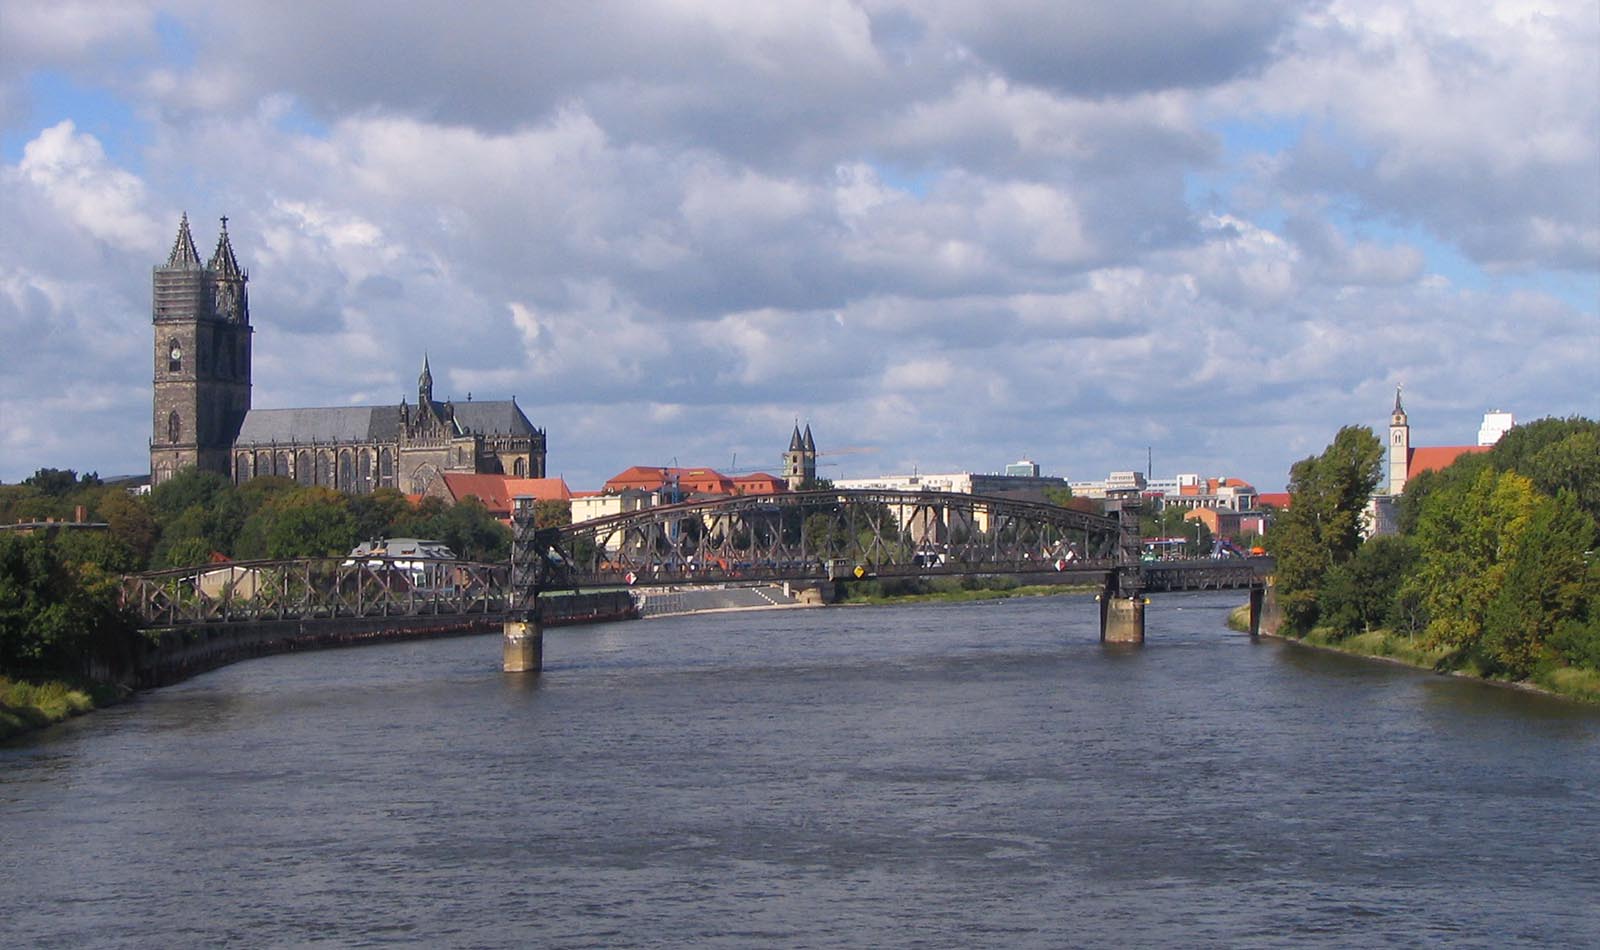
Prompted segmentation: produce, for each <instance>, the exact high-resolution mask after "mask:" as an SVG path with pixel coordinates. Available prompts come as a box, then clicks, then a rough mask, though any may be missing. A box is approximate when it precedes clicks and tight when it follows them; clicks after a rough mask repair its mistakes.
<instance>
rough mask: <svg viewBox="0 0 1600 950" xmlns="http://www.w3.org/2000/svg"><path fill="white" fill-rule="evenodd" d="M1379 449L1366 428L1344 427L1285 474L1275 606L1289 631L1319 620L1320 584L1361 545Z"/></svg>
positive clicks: (1303, 628)
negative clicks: (1315, 453) (1286, 485)
mask: <svg viewBox="0 0 1600 950" xmlns="http://www.w3.org/2000/svg"><path fill="white" fill-rule="evenodd" d="M1382 463H1383V443H1382V442H1380V441H1379V440H1378V437H1377V436H1375V435H1373V434H1372V430H1371V429H1368V428H1367V427H1365V426H1345V427H1344V428H1342V429H1340V430H1339V432H1338V434H1337V435H1335V436H1334V439H1333V442H1332V443H1331V444H1330V445H1329V446H1328V448H1327V449H1326V450H1325V451H1324V452H1323V453H1322V454H1321V455H1319V456H1314V457H1312V458H1307V459H1302V460H1301V461H1299V462H1296V463H1295V464H1294V467H1293V468H1291V469H1290V470H1289V494H1290V503H1289V510H1288V511H1285V512H1283V513H1282V515H1281V516H1280V517H1279V519H1278V524H1277V530H1276V531H1275V532H1274V536H1273V543H1274V549H1275V550H1274V553H1275V554H1276V556H1277V559H1278V583H1279V590H1280V602H1281V603H1282V604H1283V610H1284V616H1285V619H1286V620H1287V621H1288V623H1289V625H1290V627H1291V628H1292V629H1295V630H1298V631H1301V632H1304V631H1306V630H1309V629H1310V628H1311V626H1312V625H1313V624H1314V623H1315V622H1316V620H1317V617H1318V596H1319V592H1320V590H1321V587H1322V579H1323V577H1324V576H1325V575H1326V574H1327V573H1328V571H1330V570H1332V569H1333V568H1335V567H1338V566H1339V565H1340V564H1343V563H1345V562H1346V561H1348V560H1350V558H1352V557H1353V556H1354V555H1355V552H1356V550H1357V549H1358V548H1359V547H1360V545H1361V518H1362V512H1363V511H1364V510H1365V508H1366V503H1367V499H1368V498H1369V497H1370V496H1371V494H1372V490H1373V488H1375V487H1376V486H1377V484H1378V480H1379V478H1380V476H1381V474H1382Z"/></svg>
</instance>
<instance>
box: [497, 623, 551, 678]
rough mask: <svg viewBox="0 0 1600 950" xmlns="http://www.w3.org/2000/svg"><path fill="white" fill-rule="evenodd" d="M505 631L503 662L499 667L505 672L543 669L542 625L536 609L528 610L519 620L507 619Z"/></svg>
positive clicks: (539, 670) (528, 671)
mask: <svg viewBox="0 0 1600 950" xmlns="http://www.w3.org/2000/svg"><path fill="white" fill-rule="evenodd" d="M504 632H505V662H504V665H503V666H502V667H501V668H502V669H503V670H505V672H507V673H540V672H543V671H544V625H543V624H542V623H540V622H539V615H538V612H537V611H530V612H529V613H528V615H527V616H526V617H524V618H523V619H521V620H507V621H506V622H505V627H504Z"/></svg>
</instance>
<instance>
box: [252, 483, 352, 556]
mask: <svg viewBox="0 0 1600 950" xmlns="http://www.w3.org/2000/svg"><path fill="white" fill-rule="evenodd" d="M251 518H252V520H253V521H257V522H258V523H259V527H258V528H255V529H254V530H259V531H260V535H261V537H262V538H263V539H265V541H266V552H265V553H266V556H267V557H270V558H290V557H333V556H336V555H340V554H344V553H346V552H348V551H349V550H350V549H351V548H352V547H354V546H355V544H356V522H355V518H354V517H352V516H351V514H350V504H349V499H348V498H347V497H346V496H345V495H342V494H340V493H339V492H336V491H334V490H333V489H331V488H326V487H324V486H321V485H307V486H303V487H301V488H297V489H295V490H294V491H289V492H284V493H282V494H278V495H274V496H272V498H270V499H269V500H268V501H267V502H266V504H264V505H262V506H261V509H260V510H259V511H257V512H256V513H255V514H254V515H252V516H251Z"/></svg>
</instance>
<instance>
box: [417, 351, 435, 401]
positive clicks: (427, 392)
mask: <svg viewBox="0 0 1600 950" xmlns="http://www.w3.org/2000/svg"><path fill="white" fill-rule="evenodd" d="M417 402H418V403H419V404H420V405H422V406H430V405H432V404H433V370H432V369H429V368H428V355H427V354H426V353H424V354H423V355H422V375H421V376H418V377H417Z"/></svg>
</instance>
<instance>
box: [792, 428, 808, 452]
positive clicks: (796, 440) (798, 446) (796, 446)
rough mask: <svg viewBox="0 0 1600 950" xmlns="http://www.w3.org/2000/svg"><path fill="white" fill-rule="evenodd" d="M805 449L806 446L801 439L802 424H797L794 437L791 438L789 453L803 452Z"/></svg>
mask: <svg viewBox="0 0 1600 950" xmlns="http://www.w3.org/2000/svg"><path fill="white" fill-rule="evenodd" d="M805 448H806V444H805V443H804V442H803V441H801V439H800V423H798V422H797V423H795V425H794V435H792V436H790V437H789V451H791V452H803V451H805Z"/></svg>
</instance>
